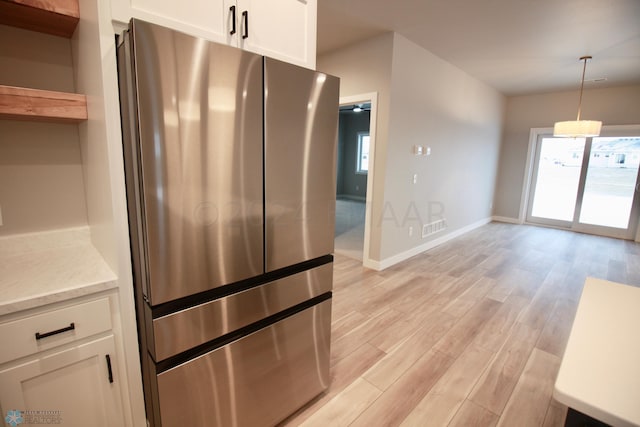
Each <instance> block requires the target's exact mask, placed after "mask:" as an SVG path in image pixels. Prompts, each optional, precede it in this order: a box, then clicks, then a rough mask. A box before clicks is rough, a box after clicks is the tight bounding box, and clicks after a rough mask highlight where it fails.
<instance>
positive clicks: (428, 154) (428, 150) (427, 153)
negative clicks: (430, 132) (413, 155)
mask: <svg viewBox="0 0 640 427" xmlns="http://www.w3.org/2000/svg"><path fill="white" fill-rule="evenodd" d="M425 154H426V155H427V156H430V155H431V147H427V149H426V153H425Z"/></svg>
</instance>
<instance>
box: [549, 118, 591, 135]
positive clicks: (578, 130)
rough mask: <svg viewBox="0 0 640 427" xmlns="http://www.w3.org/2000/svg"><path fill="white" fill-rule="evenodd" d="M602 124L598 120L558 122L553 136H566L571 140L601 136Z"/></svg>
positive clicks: (554, 127)
mask: <svg viewBox="0 0 640 427" xmlns="http://www.w3.org/2000/svg"><path fill="white" fill-rule="evenodd" d="M601 128H602V122H599V121H597V120H570V121H567V122H556V124H555V125H554V126H553V136H564V137H570V138H577V137H588V136H598V135H600V129H601Z"/></svg>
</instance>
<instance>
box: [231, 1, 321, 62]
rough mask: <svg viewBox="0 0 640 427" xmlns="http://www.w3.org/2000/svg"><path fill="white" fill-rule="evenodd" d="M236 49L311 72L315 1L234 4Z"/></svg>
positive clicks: (314, 30) (314, 48)
mask: <svg viewBox="0 0 640 427" xmlns="http://www.w3.org/2000/svg"><path fill="white" fill-rule="evenodd" d="M238 11H239V14H238V20H239V25H238V27H239V29H240V34H239V35H238V41H239V44H238V46H239V47H241V48H242V49H246V50H250V51H252V52H256V53H259V54H261V55H265V56H270V57H271V58H275V59H280V60H282V61H286V62H290V63H293V64H297V65H301V66H303V67H307V68H312V69H315V66H316V19H317V18H316V16H317V3H316V0H269V1H265V0H238Z"/></svg>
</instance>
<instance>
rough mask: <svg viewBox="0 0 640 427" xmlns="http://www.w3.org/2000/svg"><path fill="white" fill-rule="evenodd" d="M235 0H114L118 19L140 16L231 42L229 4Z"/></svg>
mask: <svg viewBox="0 0 640 427" xmlns="http://www.w3.org/2000/svg"><path fill="white" fill-rule="evenodd" d="M234 2H235V0H187V1H174V0H111V16H112V18H113V20H114V21H117V22H119V23H121V24H127V23H128V22H129V20H130V19H131V18H138V19H142V20H144V21H148V22H151V23H154V24H158V25H162V26H164V27H168V28H171V29H174V30H177V31H182V32H184V33H187V34H190V35H193V36H198V37H203V38H206V39H208V40H211V41H215V42H218V43H226V44H229V43H230V40H231V39H232V36H231V35H230V34H229V30H228V26H229V24H230V21H231V19H230V18H231V17H230V14H229V7H228V6H227V3H234Z"/></svg>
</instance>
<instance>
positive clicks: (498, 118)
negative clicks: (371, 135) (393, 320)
mask: <svg viewBox="0 0 640 427" xmlns="http://www.w3.org/2000/svg"><path fill="white" fill-rule="evenodd" d="M391 94H392V95H391V106H390V119H389V143H388V147H387V153H386V159H387V169H386V177H385V190H384V193H385V203H386V211H385V214H384V216H383V218H382V227H381V232H382V247H381V259H383V260H384V259H386V258H390V257H393V256H396V255H397V254H400V253H404V252H407V251H409V252H410V251H411V250H412V249H413V248H416V247H421V246H424V245H425V244H427V242H429V241H430V240H432V239H440V238H442V237H443V236H446V235H447V234H449V233H454V232H455V231H456V230H460V229H464V228H467V227H469V226H473V225H474V224H477V223H479V222H482V221H487V219H488V218H489V217H490V216H491V204H492V202H493V196H494V193H493V191H494V186H495V177H496V171H497V164H498V154H499V147H500V138H501V128H502V120H503V115H504V106H505V99H504V97H503V96H502V95H501V94H500V93H498V92H497V91H496V90H495V89H493V88H491V87H489V86H487V85H485V84H484V83H481V82H480V81H478V80H476V79H475V78H473V77H471V76H469V75H468V74H466V73H464V72H463V71H462V70H460V69H458V68H456V67H454V66H453V65H451V64H449V63H448V62H445V61H444V60H442V59H440V58H438V57H437V56H435V55H433V54H432V53H430V52H428V51H426V50H424V49H423V48H421V47H420V46H418V45H416V44H415V43H413V42H411V41H409V40H407V39H406V38H404V37H403V36H401V35H399V34H395V35H394V45H393V67H392V84H391ZM414 145H421V146H428V147H430V148H431V155H430V156H414V155H413V154H412V148H413V146H414ZM414 174H416V175H417V183H416V184H413V175H414ZM391 209H393V214H394V215H389V213H390V212H391ZM441 218H445V219H446V222H447V229H446V230H444V231H442V232H440V233H438V234H435V235H432V236H428V237H426V238H422V236H421V232H420V230H421V227H422V224H426V223H430V222H433V221H435V220H438V219H441ZM410 226H412V227H413V236H411V237H409V230H408V228H409V227H410Z"/></svg>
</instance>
